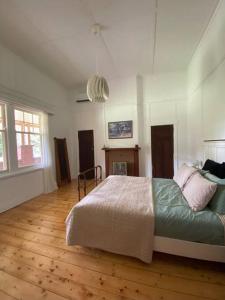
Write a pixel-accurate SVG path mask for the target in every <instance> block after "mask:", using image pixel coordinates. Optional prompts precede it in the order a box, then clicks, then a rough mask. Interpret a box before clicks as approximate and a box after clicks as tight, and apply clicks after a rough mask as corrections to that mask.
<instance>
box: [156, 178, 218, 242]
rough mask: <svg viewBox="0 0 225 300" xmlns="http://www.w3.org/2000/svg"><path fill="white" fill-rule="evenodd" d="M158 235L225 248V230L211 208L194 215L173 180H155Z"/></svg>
mask: <svg viewBox="0 0 225 300" xmlns="http://www.w3.org/2000/svg"><path fill="white" fill-rule="evenodd" d="M153 199H154V208H155V235H157V236H164V237H169V238H174V239H180V240H186V241H192V242H200V243H207V244H216V245H224V229H223V225H222V223H221V221H220V219H219V217H218V216H217V215H216V214H215V213H214V212H213V211H211V210H210V209H209V208H205V209H204V210H202V211H200V212H193V211H192V210H191V209H190V208H189V206H188V204H187V201H186V200H185V198H184V196H183V194H182V192H181V190H180V188H179V186H178V185H177V184H176V182H175V181H173V180H171V179H161V178H154V179H153Z"/></svg>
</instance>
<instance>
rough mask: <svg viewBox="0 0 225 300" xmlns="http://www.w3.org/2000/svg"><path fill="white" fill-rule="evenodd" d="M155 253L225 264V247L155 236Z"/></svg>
mask: <svg viewBox="0 0 225 300" xmlns="http://www.w3.org/2000/svg"><path fill="white" fill-rule="evenodd" d="M154 251H157V252H163V253H168V254H172V255H178V256H184V257H190V258H196V259H201V260H208V261H216V262H223V263H225V246H219V245H210V244H203V243H195V242H189V241H183V240H177V239H172V238H167V237H162V236H155V237H154Z"/></svg>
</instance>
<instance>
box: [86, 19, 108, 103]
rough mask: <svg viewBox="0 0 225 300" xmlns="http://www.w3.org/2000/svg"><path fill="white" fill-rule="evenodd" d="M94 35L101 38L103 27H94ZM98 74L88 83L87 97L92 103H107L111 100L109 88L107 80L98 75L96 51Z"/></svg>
mask: <svg viewBox="0 0 225 300" xmlns="http://www.w3.org/2000/svg"><path fill="white" fill-rule="evenodd" d="M92 32H93V34H94V35H95V36H96V37H98V38H99V36H100V33H101V25H100V24H94V25H93V26H92ZM95 71H96V74H95V75H94V76H92V77H91V78H90V79H89V80H88V83H87V96H88V99H89V100H90V101H92V102H105V101H106V100H108V98H109V86H108V83H107V81H106V79H105V78H104V77H103V76H100V75H99V74H98V55H97V49H96V70H95Z"/></svg>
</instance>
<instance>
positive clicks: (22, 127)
mask: <svg viewBox="0 0 225 300" xmlns="http://www.w3.org/2000/svg"><path fill="white" fill-rule="evenodd" d="M14 116H15V130H16V142H17V160H18V167H27V166H32V165H39V164H41V156H42V155H41V153H42V151H41V117H40V115H39V114H38V113H33V112H29V111H25V110H22V109H15V110H14Z"/></svg>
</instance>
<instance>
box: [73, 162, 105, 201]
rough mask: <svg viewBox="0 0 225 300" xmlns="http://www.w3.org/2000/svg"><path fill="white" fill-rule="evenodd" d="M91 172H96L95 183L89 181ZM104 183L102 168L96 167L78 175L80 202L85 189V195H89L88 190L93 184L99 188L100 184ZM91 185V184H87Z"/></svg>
mask: <svg viewBox="0 0 225 300" xmlns="http://www.w3.org/2000/svg"><path fill="white" fill-rule="evenodd" d="M90 172H94V175H95V177H94V182H93V180H92V181H91V180H88V179H87V174H88V173H90ZM101 181H102V167H101V166H99V165H98V166H95V167H93V168H90V169H87V170H85V171H84V172H81V173H79V175H78V186H77V189H78V197H79V201H80V200H81V191H82V189H83V195H84V196H86V195H87V188H88V187H90V186H93V183H94V185H95V186H97V185H98V184H99V183H100V182H101ZM87 183H89V184H87Z"/></svg>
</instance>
